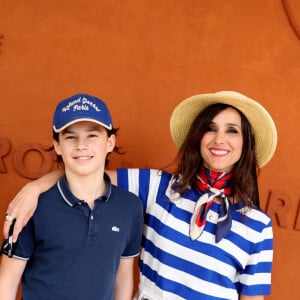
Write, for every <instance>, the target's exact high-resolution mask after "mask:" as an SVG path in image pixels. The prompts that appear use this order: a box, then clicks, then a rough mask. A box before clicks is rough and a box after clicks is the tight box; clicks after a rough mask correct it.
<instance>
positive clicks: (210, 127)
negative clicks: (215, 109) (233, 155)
mask: <svg viewBox="0 0 300 300" xmlns="http://www.w3.org/2000/svg"><path fill="white" fill-rule="evenodd" d="M206 131H208V132H210V131H216V129H215V128H214V127H213V126H208V127H207V129H206Z"/></svg>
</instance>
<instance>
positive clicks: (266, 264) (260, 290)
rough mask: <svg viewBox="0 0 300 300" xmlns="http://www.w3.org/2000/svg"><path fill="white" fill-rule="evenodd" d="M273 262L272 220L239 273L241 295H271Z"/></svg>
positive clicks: (262, 232)
mask: <svg viewBox="0 0 300 300" xmlns="http://www.w3.org/2000/svg"><path fill="white" fill-rule="evenodd" d="M272 261H273V230H272V220H271V219H270V222H269V223H268V224H267V225H266V226H265V227H264V228H263V230H262V231H261V240H260V241H259V242H257V243H256V245H255V248H254V251H253V252H252V253H251V255H250V256H249V260H248V263H247V265H246V266H245V268H244V269H243V271H242V272H240V273H239V278H238V281H239V285H240V286H239V294H243V295H249V296H255V295H269V294H270V293H271V271H272Z"/></svg>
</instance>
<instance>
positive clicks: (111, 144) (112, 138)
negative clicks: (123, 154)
mask: <svg viewBox="0 0 300 300" xmlns="http://www.w3.org/2000/svg"><path fill="white" fill-rule="evenodd" d="M115 145H116V136H115V135H114V134H112V135H111V136H109V137H108V146H107V152H112V151H113V150H114V148H115Z"/></svg>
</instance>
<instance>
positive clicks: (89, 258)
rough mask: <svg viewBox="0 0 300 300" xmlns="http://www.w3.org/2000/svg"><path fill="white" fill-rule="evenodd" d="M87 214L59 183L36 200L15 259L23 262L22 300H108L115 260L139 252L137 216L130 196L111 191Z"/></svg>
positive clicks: (137, 201)
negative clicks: (33, 212) (36, 204)
mask: <svg viewBox="0 0 300 300" xmlns="http://www.w3.org/2000/svg"><path fill="white" fill-rule="evenodd" d="M105 180H106V181H107V182H108V185H109V188H108V191H107V193H106V194H105V195H104V196H102V197H100V198H99V199H96V200H95V205H94V208H93V209H92V210H91V209H90V207H89V206H88V205H87V203H86V202H84V201H82V200H79V199H77V198H76V197H75V196H74V195H73V194H72V193H71V191H70V189H69V188H68V185H67V182H66V179H65V178H62V179H61V180H60V181H58V182H57V184H56V185H55V186H54V187H52V188H51V189H50V190H49V191H47V192H45V193H43V194H41V196H40V198H39V203H38V208H37V210H36V212H35V214H34V215H33V217H32V218H31V220H30V221H29V222H28V224H27V226H26V227H25V228H24V229H23V231H22V233H21V234H20V237H19V243H18V247H17V251H16V254H15V257H16V258H21V259H26V260H28V262H27V265H26V268H25V271H24V273H23V278H22V290H23V299H24V300H27V299H30V300H35V299H36V300H41V299H44V300H50V299H51V300H60V299H63V300H76V299H78V300H79V299H80V300H83V299H89V300H93V299H95V300H96V299H97V300H99V299H100V300H110V299H113V294H114V283H115V278H116V272H117V269H118V266H119V261H120V258H121V257H125V258H126V257H134V256H137V255H138V253H139V251H140V242H141V235H142V222H143V211H142V202H141V200H140V199H139V198H138V197H136V196H135V195H134V194H132V193H129V192H127V191H125V190H122V189H119V188H118V187H116V186H114V185H111V183H110V179H109V177H108V176H107V175H106V174H105Z"/></svg>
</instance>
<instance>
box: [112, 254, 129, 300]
mask: <svg viewBox="0 0 300 300" xmlns="http://www.w3.org/2000/svg"><path fill="white" fill-rule="evenodd" d="M133 284H134V257H131V258H121V259H120V265H119V269H118V273H117V277H116V283H115V298H114V300H131V299H132V296H133Z"/></svg>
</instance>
